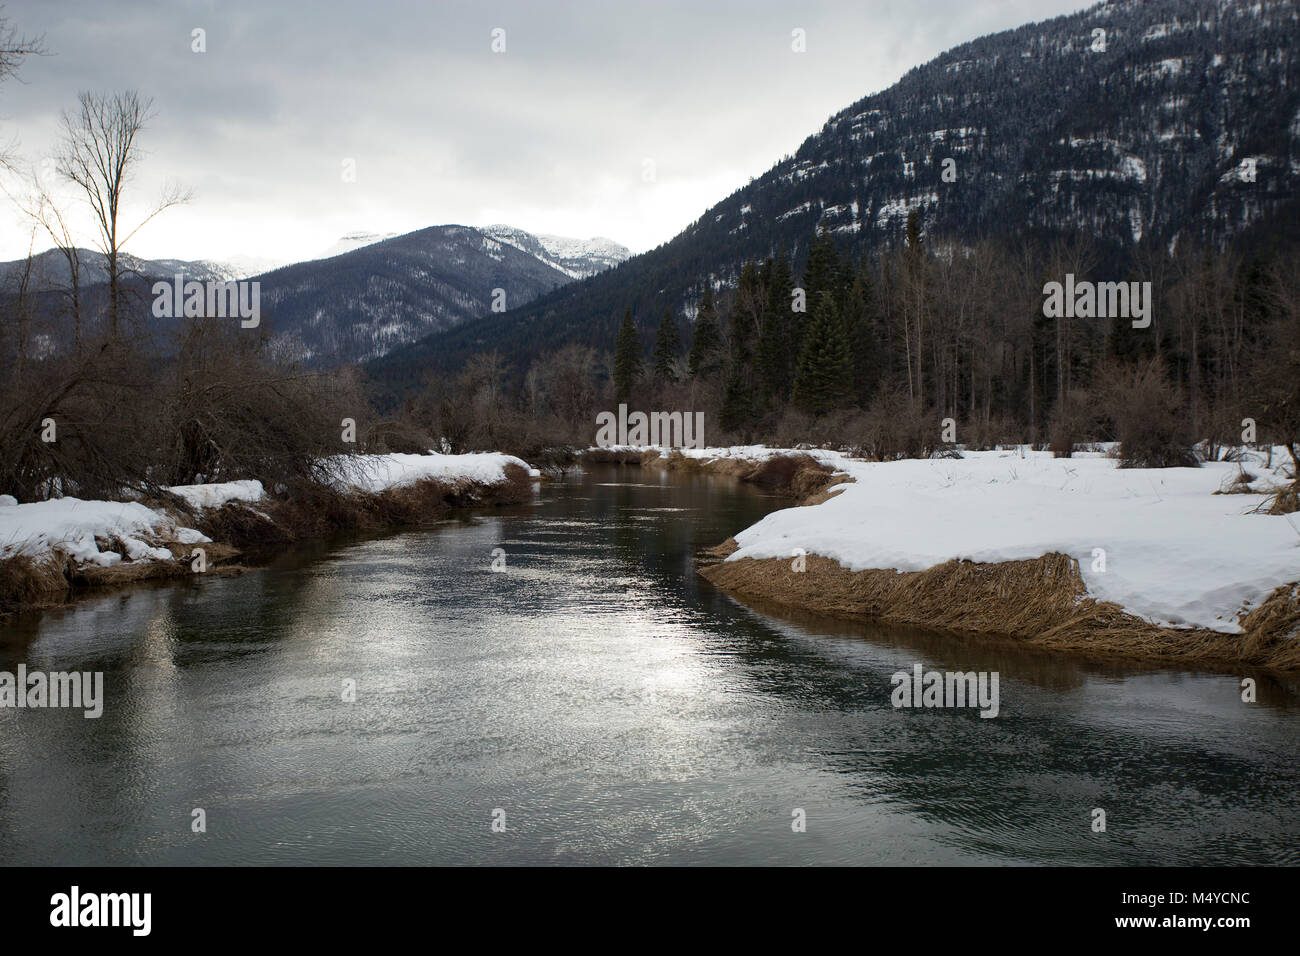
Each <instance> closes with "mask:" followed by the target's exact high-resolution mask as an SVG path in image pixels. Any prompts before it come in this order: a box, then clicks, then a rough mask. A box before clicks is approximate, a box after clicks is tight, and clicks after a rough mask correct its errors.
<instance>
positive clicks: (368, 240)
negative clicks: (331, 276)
mask: <svg viewBox="0 0 1300 956" xmlns="http://www.w3.org/2000/svg"><path fill="white" fill-rule="evenodd" d="M398 235H400V233H396V232H350V233H348V234H347V235H346V236H340V237H339V238H338V241H336V242H335V243H334V245H332V246H330V247H329V248H328V249H326V250H325V251H324V252H322V253H321V254H320V255H318V256H316V257H315V258H317V259H333V258H334V257H335V256H341V255H343V254H344V253H347V252H353V251H355V250H357V249H362V248H365V247H366V246H373V245H374V244H375V243H376V242H383V241H384V240H385V239H395V238H396V237H397V236H398Z"/></svg>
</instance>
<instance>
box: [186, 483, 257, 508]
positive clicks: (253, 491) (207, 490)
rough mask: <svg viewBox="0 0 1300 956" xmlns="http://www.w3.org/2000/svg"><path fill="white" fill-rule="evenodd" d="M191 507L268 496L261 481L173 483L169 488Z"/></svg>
mask: <svg viewBox="0 0 1300 956" xmlns="http://www.w3.org/2000/svg"><path fill="white" fill-rule="evenodd" d="M167 490H168V491H170V492H171V493H172V494H174V495H177V496H179V497H181V498H183V499H185V502H186V503H187V504H188V505H189V506H190V507H191V508H200V509H202V508H220V507H221V506H222V505H224V504H225V503H226V502H228V501H260V500H261V499H262V498H264V497H265V496H266V491H265V489H263V488H262V483H261V482H260V481H222V482H215V483H213V484H210V485H173V486H172V487H170V488H168V489H167Z"/></svg>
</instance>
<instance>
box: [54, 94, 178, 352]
mask: <svg viewBox="0 0 1300 956" xmlns="http://www.w3.org/2000/svg"><path fill="white" fill-rule="evenodd" d="M78 102H79V104H80V108H79V109H78V111H77V112H75V113H64V114H63V129H64V143H63V149H62V152H61V153H60V155H59V172H60V174H62V175H63V176H64V177H65V178H66V179H67V180H68V181H69V182H71V183H73V184H74V185H75V186H77V188H78V189H80V190H81V192H82V193H84V194H85V197H86V201H87V203H88V204H89V205H90V211H91V213H92V215H93V217H94V220H95V226H96V228H97V229H98V231H99V236H98V240H97V241H98V243H99V247H100V250H101V251H102V252H103V253H104V255H105V257H106V258H107V260H108V262H107V265H108V292H109V295H108V326H109V334H110V335H111V336H113V337H116V336H117V334H118V330H119V329H118V327H119V322H120V313H121V308H122V278H123V275H124V273H125V272H126V270H125V269H124V268H123V261H122V247H123V246H124V245H126V243H127V242H129V241H130V240H131V237H132V236H134V235H135V234H136V233H137V232H139V231H140V229H141V228H142V227H143V226H144V225H145V224H146V223H148V222H149V221H150V220H152V219H153V218H154V217H155V216H157V215H158V214H159V213H160V212H162V211H163V210H164V209H169V208H170V207H172V206H175V205H177V204H179V203H183V202H186V201H187V200H188V199H189V193H188V192H186V191H183V190H181V189H179V188H178V187H176V186H168V187H166V188H165V189H164V191H163V195H162V197H161V198H160V199H159V200H158V202H157V203H156V204H155V205H154V206H153V207H152V210H151V211H150V212H149V213H148V214H147V215H146V216H145V217H144V218H143V219H141V220H140V221H139V222H138V223H137V224H136V225H135V227H134V228H132V229H130V230H129V231H128V230H127V229H126V227H124V226H122V225H121V223H120V218H121V214H122V196H123V193H124V191H125V189H126V185H127V182H128V181H129V179H130V174H131V172H132V170H133V169H134V167H135V165H136V162H137V161H138V159H139V150H138V148H137V146H136V138H137V137H138V136H139V135H140V132H141V131H142V130H143V129H144V128H145V124H146V123H148V121H149V120H150V119H152V117H153V115H154V111H153V100H151V99H143V98H141V96H140V94H138V93H137V92H135V91H134V90H128V91H126V92H125V93H114V94H107V95H99V94H95V93H82V94H81V95H80V96H79V97H78Z"/></svg>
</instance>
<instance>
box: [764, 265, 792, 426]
mask: <svg viewBox="0 0 1300 956" xmlns="http://www.w3.org/2000/svg"><path fill="white" fill-rule="evenodd" d="M764 270H765V271H766V273H767V282H766V286H767V304H766V306H765V308H764V309H763V324H762V327H761V329H760V330H759V335H758V378H759V382H760V384H761V387H762V394H763V397H764V398H765V399H768V400H772V399H775V400H777V401H783V400H784V399H785V398H786V397H787V396H788V395H789V394H790V384H791V381H792V379H793V378H794V365H793V362H792V355H793V353H792V350H791V348H790V326H791V313H790V292H791V290H792V289H793V287H794V282H793V280H792V279H791V278H790V262H789V260H787V259H786V257H785V254H784V253H778V254H777V255H776V257H775V258H772V259H769V260H767V262H766V263H765V264H764Z"/></svg>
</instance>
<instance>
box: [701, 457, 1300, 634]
mask: <svg viewBox="0 0 1300 956" xmlns="http://www.w3.org/2000/svg"><path fill="white" fill-rule="evenodd" d="M707 452H708V450H705V452H704V453H698V454H703V455H705V456H706V457H707ZM737 452H739V453H741V454H745V453H747V450H743V449H741V450H728V451H727V452H726V457H734V456H735V454H736V453H737ZM1278 452H1279V453H1278V454H1276V455H1274V457H1273V463H1274V465H1275V468H1274V470H1272V471H1269V470H1268V469H1267V468H1266V467H1265V464H1264V459H1265V457H1266V456H1262V455H1253V454H1252V455H1251V456H1250V458H1249V459H1248V460H1246V461H1244V462H1243V463H1242V466H1241V467H1242V468H1244V469H1245V470H1246V472H1247V473H1248V474H1249V475H1252V476H1254V477H1255V480H1254V481H1253V483H1252V484H1251V485H1250V488H1251V489H1252V491H1253V493H1248V494H1216V492H1221V491H1226V490H1228V489H1229V488H1230V487H1232V485H1233V483H1234V482H1235V481H1236V480H1237V479H1238V477H1239V475H1240V474H1241V471H1240V468H1239V466H1238V465H1237V464H1231V463H1227V462H1207V463H1206V464H1205V465H1203V466H1202V467H1201V468H1166V469H1120V468H1117V467H1116V463H1115V461H1114V459H1111V458H1108V457H1106V456H1105V455H1103V454H1100V453H1084V454H1081V455H1076V456H1075V457H1073V458H1054V457H1052V455H1051V454H1050V453H1048V452H1034V451H1030V450H1027V449H1018V450H1014V451H990V452H967V453H965V457H964V458H961V459H927V460H913V461H897V462H886V463H874V462H862V461H854V460H851V459H848V458H844V457H843V456H838V455H836V454H835V453H833V452H818V453H816V454H817V457H818V458H819V459H820V460H822V461H824V462H826V463H827V464H830V465H832V466H833V467H835V469H836V470H837V471H841V472H843V473H844V474H845V476H846V478H849V479H852V483H851V484H846V485H844V486H843V489H842V490H841V491H840V492H838V493H836V494H835V495H834V496H833V497H831V498H830V499H829V500H827V501H825V502H823V503H822V504H819V505H816V506H815V507H811V508H791V509H786V510H783V511H778V512H775V513H773V514H771V515H768V516H767V517H766V518H765V519H763V520H762V521H760V522H759V523H758V524H756V525H754V526H753V527H751V528H748V529H746V530H745V531H743V532H741V533H740V534H737V535H736V543H737V544H738V545H739V550H737V551H736V552H735V553H734V554H733V555H732V556H731V557H730V558H729V560H733V561H735V560H740V559H743V558H785V557H789V556H790V555H791V554H792V552H793V551H794V549H796V548H801V549H803V550H804V551H806V552H808V553H809V554H818V555H822V556H824V557H827V558H831V559H833V560H835V561H837V562H839V563H840V564H841V565H843V566H844V567H846V568H848V569H850V570H854V571H857V570H862V569H865V568H892V569H895V570H898V571H920V570H924V569H926V568H929V567H933V566H934V565H937V564H941V563H943V562H944V561H948V560H950V559H954V558H956V559H962V560H968V561H976V562H982V563H996V562H1002V561H1015V560H1021V559H1026V558H1037V557H1040V556H1042V555H1045V554H1052V553H1057V554H1064V555H1067V556H1069V557H1071V558H1074V559H1075V560H1076V561H1078V563H1079V570H1080V573H1081V574H1082V576H1083V580H1084V582H1085V583H1086V585H1087V587H1088V592H1089V593H1090V594H1091V595H1092V596H1093V597H1095V598H1096V599H1098V600H1101V601H1111V602H1114V603H1115V604H1118V605H1119V606H1120V607H1122V608H1124V610H1126V611H1127V612H1129V613H1130V614H1133V615H1135V616H1138V617H1141V618H1143V619H1144V620H1148V621H1151V622H1152V623H1156V624H1162V625H1166V626H1169V625H1172V626H1200V627H1207V628H1212V629H1215V630H1219V631H1224V632H1230V633H1231V632H1239V631H1240V629H1241V628H1240V625H1239V624H1238V621H1237V619H1238V617H1239V615H1240V614H1241V612H1242V611H1243V609H1249V608H1251V607H1254V606H1256V605H1257V604H1258V603H1259V602H1260V601H1262V600H1263V599H1264V598H1266V597H1267V596H1268V595H1269V594H1270V593H1271V592H1272V591H1273V589H1274V588H1276V587H1277V586H1278V585H1281V584H1286V583H1290V582H1294V581H1297V580H1300V516H1296V515H1290V516H1287V515H1266V514H1253V513H1251V511H1252V509H1254V508H1256V507H1257V506H1258V505H1259V504H1260V503H1261V502H1262V501H1264V500H1265V498H1266V496H1267V492H1268V491H1269V490H1271V489H1273V488H1276V487H1277V486H1279V485H1281V484H1283V483H1285V482H1287V481H1289V477H1287V476H1285V475H1284V474H1283V473H1282V469H1281V466H1282V465H1283V463H1286V464H1287V465H1289V459H1288V458H1286V456H1285V452H1284V451H1282V450H1281V449H1279V450H1278ZM718 457H721V455H719V456H718Z"/></svg>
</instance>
